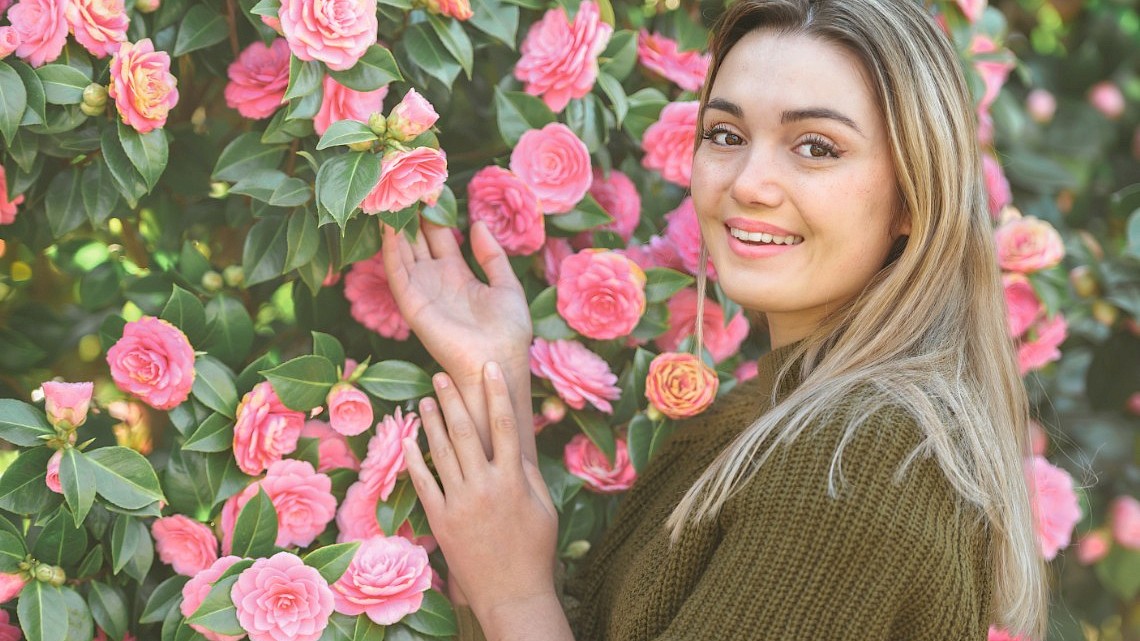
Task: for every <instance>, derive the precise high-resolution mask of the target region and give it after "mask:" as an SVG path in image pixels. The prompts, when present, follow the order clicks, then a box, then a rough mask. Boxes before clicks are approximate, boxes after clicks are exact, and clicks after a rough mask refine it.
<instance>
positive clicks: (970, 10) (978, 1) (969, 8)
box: [958, 0, 986, 23]
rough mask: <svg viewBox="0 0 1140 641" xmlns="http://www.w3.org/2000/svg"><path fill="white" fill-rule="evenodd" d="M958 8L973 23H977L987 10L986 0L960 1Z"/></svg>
mask: <svg viewBox="0 0 1140 641" xmlns="http://www.w3.org/2000/svg"><path fill="white" fill-rule="evenodd" d="M958 8H959V9H961V10H962V15H964V16H966V19H967V20H969V21H970V22H971V23H973V22H977V21H978V18H981V17H982V13H984V12H985V10H986V0H958Z"/></svg>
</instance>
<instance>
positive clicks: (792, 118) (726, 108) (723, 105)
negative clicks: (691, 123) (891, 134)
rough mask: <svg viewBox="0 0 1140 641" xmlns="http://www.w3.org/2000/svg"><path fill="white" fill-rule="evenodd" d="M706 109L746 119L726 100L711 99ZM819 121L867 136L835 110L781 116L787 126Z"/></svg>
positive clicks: (814, 108) (820, 109)
mask: <svg viewBox="0 0 1140 641" xmlns="http://www.w3.org/2000/svg"><path fill="white" fill-rule="evenodd" d="M705 108H706V109H716V110H717V111H723V112H725V113H727V114H730V115H732V116H735V117H737V118H743V117H744V110H743V109H741V108H740V105H737V104H736V103H734V102H730V101H728V100H725V99H724V98H710V99H709V101H708V104H706V105H705ZM818 119H823V120H834V121H836V122H839V123H841V124H844V125H846V126H848V127H850V128H851V129H853V130H855V132H856V133H858V134H859V135H861V136H866V134H864V133H863V130H862V129H860V128H859V125H857V124H855V121H854V120H852V119H851V118H849V117H848V116H845V115H843V114H841V113H839V112H838V111H835V110H834V109H828V108H826V107H812V108H808V109H793V110H791V111H785V112H784V113H782V114H780V124H781V125H786V124H788V123H790V122H799V121H801V120H818Z"/></svg>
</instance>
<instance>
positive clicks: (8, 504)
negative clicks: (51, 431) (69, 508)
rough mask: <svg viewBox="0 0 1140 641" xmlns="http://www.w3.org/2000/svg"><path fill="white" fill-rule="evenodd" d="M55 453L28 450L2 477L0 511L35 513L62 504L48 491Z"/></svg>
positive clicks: (41, 449)
mask: <svg viewBox="0 0 1140 641" xmlns="http://www.w3.org/2000/svg"><path fill="white" fill-rule="evenodd" d="M54 453H55V450H52V449H49V448H47V447H34V448H32V449H30V450H25V451H24V452H22V453H20V455H19V456H18V457H16V460H15V461H12V464H11V465H9V466H8V469H6V470H4V474H3V475H0V508H2V509H5V510H8V511H9V512H13V513H15V514H34V513H37V512H39V511H40V510H43V509H45V508H47V507H48V506H49V505H51V503H53V502H57V501H59V498H60V497H59V495H58V494H56V493H54V492H52V491H51V490H49V489H48V487H47V485H46V483H45V479H46V478H47V464H48V459H50V458H51V456H52V454H54Z"/></svg>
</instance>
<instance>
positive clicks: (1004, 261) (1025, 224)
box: [994, 216, 1065, 274]
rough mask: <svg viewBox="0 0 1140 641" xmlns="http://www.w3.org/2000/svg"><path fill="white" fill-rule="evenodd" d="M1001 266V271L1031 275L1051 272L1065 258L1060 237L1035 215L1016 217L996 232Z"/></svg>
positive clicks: (995, 236) (1063, 246)
mask: <svg viewBox="0 0 1140 641" xmlns="http://www.w3.org/2000/svg"><path fill="white" fill-rule="evenodd" d="M994 241H995V242H996V243H997V255H998V264H999V265H1001V268H1002V269H1006V270H1009V271H1013V272H1021V273H1023V274H1028V273H1031V272H1035V271H1039V270H1042V269H1048V268H1050V267H1053V266H1054V265H1057V264H1058V263H1060V262H1061V259H1062V258H1064V257H1065V244H1064V241H1062V240H1061V234H1059V233H1057V230H1056V229H1055V228H1054V227H1053V226H1052V225H1050V224H1049V223H1047V222H1045V221H1044V220H1039V219H1037V218H1034V217H1032V216H1029V217H1025V218H1013V219H1010V220H1009V221H1007V222H1005V223H1003V224H1002V225H1001V226H1000V227H998V228H997V230H996V231H995V232H994Z"/></svg>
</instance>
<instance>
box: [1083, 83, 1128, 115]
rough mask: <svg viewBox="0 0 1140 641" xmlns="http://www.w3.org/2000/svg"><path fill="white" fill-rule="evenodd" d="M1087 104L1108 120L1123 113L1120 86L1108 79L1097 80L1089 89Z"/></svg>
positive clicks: (1122, 95)
mask: <svg viewBox="0 0 1140 641" xmlns="http://www.w3.org/2000/svg"><path fill="white" fill-rule="evenodd" d="M1089 104H1090V105H1092V106H1093V108H1095V109H1096V110H1097V111H1099V112H1101V113H1102V114H1104V116H1105V117H1106V118H1108V119H1109V120H1116V119H1118V118H1120V117H1121V116H1122V115H1124V107H1125V102H1124V94H1123V93H1121V91H1120V87H1117V86H1116V85H1115V84H1113V83H1112V82H1110V81H1108V80H1105V81H1103V82H1098V83H1096V84H1095V85H1093V86H1092V88H1091V89H1089Z"/></svg>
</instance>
